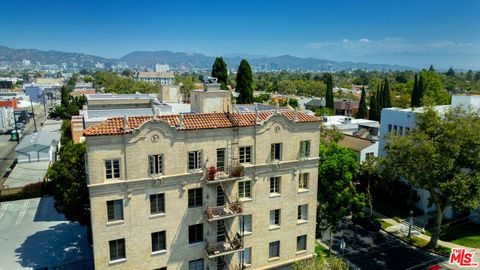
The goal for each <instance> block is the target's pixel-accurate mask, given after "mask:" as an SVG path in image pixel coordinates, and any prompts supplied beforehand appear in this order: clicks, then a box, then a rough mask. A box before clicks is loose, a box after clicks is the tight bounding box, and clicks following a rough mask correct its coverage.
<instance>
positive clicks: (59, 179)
mask: <svg viewBox="0 0 480 270" xmlns="http://www.w3.org/2000/svg"><path fill="white" fill-rule="evenodd" d="M85 153H86V150H85V145H84V144H71V143H69V144H66V145H64V146H63V147H62V148H61V150H60V159H59V160H58V161H57V162H55V163H53V165H52V166H51V167H50V168H49V169H48V178H49V179H50V181H51V184H52V189H53V197H54V198H55V208H56V209H57V211H58V212H60V213H62V214H64V215H65V218H66V219H67V220H69V221H72V222H75V221H76V222H79V223H80V224H81V225H83V226H89V225H90V200H89V195H88V187H87V180H86V177H85Z"/></svg>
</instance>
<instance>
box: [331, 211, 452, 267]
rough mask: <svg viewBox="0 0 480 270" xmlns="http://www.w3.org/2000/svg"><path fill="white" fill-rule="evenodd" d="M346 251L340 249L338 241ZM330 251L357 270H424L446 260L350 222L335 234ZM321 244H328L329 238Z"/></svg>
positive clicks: (381, 232) (383, 233)
mask: <svg viewBox="0 0 480 270" xmlns="http://www.w3.org/2000/svg"><path fill="white" fill-rule="evenodd" d="M342 238H343V240H344V241H345V244H346V245H345V249H344V251H343V252H342V251H341V250H340V241H341V239H342ZM334 239H335V240H334V243H333V250H335V251H336V252H338V253H339V254H340V255H342V254H343V255H342V256H343V257H344V258H346V259H347V260H348V261H350V263H352V264H354V265H355V266H357V267H358V268H360V269H369V270H370V269H392V270H396V269H399V270H400V269H410V270H414V269H426V268H427V267H428V266H430V265H435V264H439V263H441V262H443V261H446V260H448V258H445V257H441V256H437V255H432V254H430V253H428V252H426V251H424V250H421V249H417V248H414V247H412V246H410V245H407V244H405V243H404V242H403V241H401V240H399V239H397V238H395V237H393V236H390V235H388V234H387V233H385V232H383V231H380V232H378V233H374V232H368V231H366V230H364V229H363V228H361V227H360V226H357V225H354V224H353V223H351V222H350V221H348V222H346V223H344V227H343V229H342V231H341V232H340V233H337V234H335V235H334ZM322 241H323V242H324V243H326V244H328V239H327V238H324V239H322Z"/></svg>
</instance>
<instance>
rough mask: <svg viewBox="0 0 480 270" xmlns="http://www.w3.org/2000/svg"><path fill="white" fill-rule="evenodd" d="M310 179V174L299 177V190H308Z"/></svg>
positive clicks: (302, 174)
mask: <svg viewBox="0 0 480 270" xmlns="http://www.w3.org/2000/svg"><path fill="white" fill-rule="evenodd" d="M309 178H310V174H309V173H301V174H300V176H299V177H298V189H300V190H306V189H308V179H309Z"/></svg>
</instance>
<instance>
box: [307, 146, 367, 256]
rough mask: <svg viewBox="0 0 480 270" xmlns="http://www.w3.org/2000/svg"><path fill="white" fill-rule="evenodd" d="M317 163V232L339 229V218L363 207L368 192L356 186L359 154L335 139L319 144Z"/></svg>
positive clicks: (357, 211)
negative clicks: (338, 143) (362, 192)
mask: <svg viewBox="0 0 480 270" xmlns="http://www.w3.org/2000/svg"><path fill="white" fill-rule="evenodd" d="M319 164H320V165H319V167H318V209H317V233H318V234H321V233H322V232H326V231H328V232H329V234H330V247H331V246H332V245H331V243H332V233H335V232H337V231H339V229H340V227H339V222H340V220H341V219H342V218H343V217H345V216H347V215H349V214H351V213H353V214H354V215H356V214H358V213H359V212H361V211H363V210H362V209H363V207H364V206H365V196H364V195H363V194H361V193H358V192H357V190H356V189H355V185H354V183H353V180H354V179H355V177H356V175H357V173H358V170H359V164H358V162H357V156H356V154H355V153H354V152H353V151H352V150H350V149H347V148H343V147H341V146H339V145H337V144H336V143H335V142H332V143H328V144H325V143H322V144H320V162H319Z"/></svg>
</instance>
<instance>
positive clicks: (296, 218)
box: [84, 110, 320, 270]
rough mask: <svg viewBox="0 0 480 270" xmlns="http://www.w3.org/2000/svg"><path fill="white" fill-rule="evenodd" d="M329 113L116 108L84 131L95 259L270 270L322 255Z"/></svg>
mask: <svg viewBox="0 0 480 270" xmlns="http://www.w3.org/2000/svg"><path fill="white" fill-rule="evenodd" d="M319 121H320V120H319V119H318V118H316V117H313V116H309V115H306V114H303V113H300V112H296V111H293V110H286V111H266V112H260V113H259V112H256V113H245V114H239V113H228V112H221V113H200V114H185V115H162V116H145V117H128V118H127V117H125V118H112V119H109V120H107V121H105V122H103V123H100V124H98V125H95V126H92V127H90V128H87V129H86V130H85V131H84V136H85V142H86V147H87V173H88V177H87V179H88V186H89V191H90V202H91V213H92V230H93V247H94V258H95V268H96V269H162V270H163V269H169V270H172V269H185V270H187V269H193V270H196V269H199V270H200V269H212V270H213V269H241V267H242V266H244V267H245V268H250V269H271V268H274V267H278V266H282V265H287V264H290V263H292V262H294V261H296V260H301V259H305V258H308V257H310V256H312V255H313V252H314V244H315V215H316V210H315V209H316V197H317V181H316V179H317V165H318V159H317V157H318V144H319V132H320V122H319Z"/></svg>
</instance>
